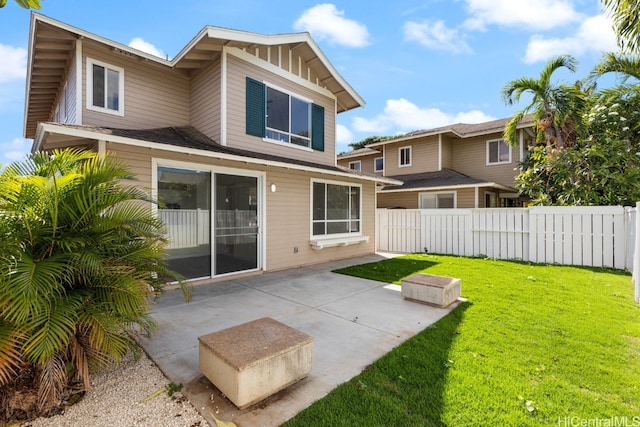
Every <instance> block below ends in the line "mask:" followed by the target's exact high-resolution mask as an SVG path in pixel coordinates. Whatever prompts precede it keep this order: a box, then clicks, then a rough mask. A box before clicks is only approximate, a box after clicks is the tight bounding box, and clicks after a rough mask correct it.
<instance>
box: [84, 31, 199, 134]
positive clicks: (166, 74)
mask: <svg viewBox="0 0 640 427" xmlns="http://www.w3.org/2000/svg"><path fill="white" fill-rule="evenodd" d="M82 46H83V52H82V57H83V64H82V74H83V78H82V88H83V89H82V106H81V107H82V109H83V112H82V117H83V119H82V121H83V123H82V124H85V125H93V126H105V127H116V128H127V129H150V128H156V127H157V128H160V127H167V126H186V125H188V124H189V101H190V100H189V93H190V92H189V78H188V77H187V76H186V75H185V74H182V73H181V72H179V71H175V70H172V69H170V68H168V67H164V66H162V65H160V64H154V63H151V62H146V61H140V60H138V59H136V58H133V57H129V56H125V55H121V54H118V53H114V52H111V51H110V50H108V49H107V48H106V47H104V46H100V45H97V44H96V43H90V42H89V41H88V40H87V41H86V42H85V43H83V45H82ZM87 57H90V58H92V59H95V60H98V61H102V62H105V63H107V64H110V65H114V66H117V67H121V68H124V78H125V82H124V117H122V116H118V115H114V114H108V113H102V112H98V111H94V110H89V109H87V100H86V97H87V66H86V58H87Z"/></svg>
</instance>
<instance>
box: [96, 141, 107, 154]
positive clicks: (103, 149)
mask: <svg viewBox="0 0 640 427" xmlns="http://www.w3.org/2000/svg"><path fill="white" fill-rule="evenodd" d="M98 154H99V155H101V156H104V155H105V154H107V141H105V140H104V139H100V140H98Z"/></svg>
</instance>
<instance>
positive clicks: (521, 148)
mask: <svg viewBox="0 0 640 427" xmlns="http://www.w3.org/2000/svg"><path fill="white" fill-rule="evenodd" d="M518 140H519V142H520V161H523V160H524V130H522V129H520V133H519V135H518ZM520 170H522V167H520Z"/></svg>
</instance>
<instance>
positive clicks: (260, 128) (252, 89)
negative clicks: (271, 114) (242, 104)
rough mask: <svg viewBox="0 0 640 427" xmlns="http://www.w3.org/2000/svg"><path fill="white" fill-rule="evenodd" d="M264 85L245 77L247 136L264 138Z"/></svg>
mask: <svg viewBox="0 0 640 427" xmlns="http://www.w3.org/2000/svg"><path fill="white" fill-rule="evenodd" d="M264 88H265V86H264V84H263V83H261V82H259V81H257V80H254V79H252V78H250V77H247V134H248V135H253V136H259V137H261V138H264V136H265V116H266V113H265V105H266V104H265V100H264V98H265V92H264Z"/></svg>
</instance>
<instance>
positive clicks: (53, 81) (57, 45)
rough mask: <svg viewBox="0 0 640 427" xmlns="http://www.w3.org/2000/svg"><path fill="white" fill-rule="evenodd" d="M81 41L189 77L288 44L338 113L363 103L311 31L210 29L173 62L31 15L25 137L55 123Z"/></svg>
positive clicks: (197, 37)
mask: <svg viewBox="0 0 640 427" xmlns="http://www.w3.org/2000/svg"><path fill="white" fill-rule="evenodd" d="M82 39H84V40H92V41H94V42H97V43H100V44H103V45H106V46H108V47H109V48H110V49H111V50H112V51H114V52H120V53H123V54H125V55H129V56H132V57H136V58H140V59H141V60H144V61H149V62H150V63H155V64H157V65H160V66H163V67H167V68H170V69H175V70H181V71H182V72H185V73H189V72H191V71H194V70H198V69H200V68H202V67H204V66H205V65H206V64H208V63H209V62H210V61H211V60H212V59H214V58H216V57H217V56H219V55H220V54H221V52H222V50H223V48H230V47H235V48H239V49H243V48H248V47H259V46H280V45H288V46H289V47H290V48H291V49H295V51H296V54H298V55H300V57H301V58H302V60H303V61H304V62H305V63H306V64H308V65H309V66H310V67H312V68H313V69H314V71H315V72H316V74H317V75H318V80H319V81H320V82H321V84H322V86H323V87H325V88H326V89H327V90H328V91H330V92H331V93H333V94H334V96H335V97H336V100H337V111H338V112H343V111H348V110H351V109H353V108H357V107H361V106H363V105H364V100H363V99H362V98H361V97H360V95H359V94H358V93H357V92H356V91H355V90H354V89H353V88H352V87H351V86H350V85H349V84H348V83H347V82H346V80H345V79H344V78H343V77H342V76H341V75H340V73H339V72H338V71H337V70H336V68H335V67H334V66H333V65H332V64H331V63H330V62H329V60H328V59H327V57H326V56H325V55H324V53H323V52H322V50H321V49H320V48H319V47H318V45H317V44H316V43H315V41H314V40H313V39H312V38H311V36H310V34H309V33H291V34H278V35H264V34H257V33H251V32H246V31H238V30H231V29H227V28H220V27H213V26H206V27H204V28H203V29H202V30H201V31H200V32H199V33H198V34H197V35H196V37H194V38H193V39H192V40H191V41H190V42H189V43H187V45H186V46H185V47H184V48H183V49H182V50H181V51H180V53H178V55H176V57H175V58H174V59H172V60H168V59H163V58H160V57H157V56H154V55H151V54H148V53H146V52H142V51H140V50H137V49H134V48H131V47H129V46H126V45H124V44H121V43H118V42H114V41H112V40H109V39H107V38H104V37H101V36H97V35H95V34H92V33H90V32H87V31H84V30H81V29H79V28H76V27H73V26H71V25H68V24H65V23H63V22H60V21H57V20H55V19H52V18H49V17H47V16H44V15H41V14H38V13H34V12H32V15H31V28H30V34H29V56H28V64H27V83H26V92H27V93H26V104H25V124H24V126H25V129H24V133H25V136H27V137H29V138H31V137H33V136H34V135H35V132H36V127H37V125H38V123H39V122H45V121H48V120H50V115H51V112H52V111H53V108H54V105H55V101H56V99H57V97H58V94H59V91H60V89H61V87H62V85H63V82H64V79H65V76H66V74H67V72H68V68H69V66H70V64H71V63H72V62H73V60H74V58H75V55H76V52H75V45H76V40H82Z"/></svg>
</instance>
